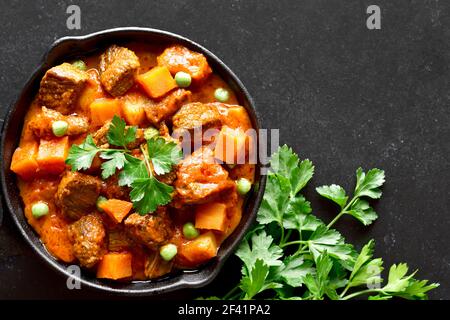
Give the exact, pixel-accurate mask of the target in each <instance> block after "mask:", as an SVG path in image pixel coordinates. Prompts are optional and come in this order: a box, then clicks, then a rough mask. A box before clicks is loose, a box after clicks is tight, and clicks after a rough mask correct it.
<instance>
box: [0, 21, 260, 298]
mask: <svg viewBox="0 0 450 320" xmlns="http://www.w3.org/2000/svg"><path fill="white" fill-rule="evenodd" d="M131 41H132V42H135V41H137V42H147V43H157V44H171V43H179V44H182V45H184V46H186V47H188V48H190V49H192V50H195V51H198V52H201V53H203V54H204V55H205V56H206V57H207V59H208V62H209V64H210V65H211V67H212V68H213V70H214V72H216V73H218V74H219V75H220V76H221V77H222V78H223V79H224V80H225V81H226V82H227V83H228V84H229V85H230V87H231V88H232V89H233V90H234V91H235V92H236V95H237V98H238V101H239V104H240V105H242V106H244V107H245V108H246V109H247V111H248V114H249V116H250V118H251V120H252V123H253V127H254V128H256V129H257V130H259V129H260V121H259V118H258V115H257V113H256V110H255V106H254V103H253V100H252V98H251V97H250V95H249V94H248V92H247V90H246V88H245V87H244V85H243V84H242V83H241V81H239V79H238V78H237V77H236V75H235V74H234V73H233V72H232V71H231V70H230V69H229V68H228V67H227V66H226V65H225V64H224V63H223V62H222V61H221V60H220V59H219V58H217V57H216V56H215V55H214V54H212V53H211V52H209V51H208V50H207V49H205V48H203V47H202V46H200V45H199V44H197V43H195V42H193V41H191V40H189V39H186V38H184V37H181V36H179V35H176V34H173V33H169V32H166V31H161V30H156V29H148V28H134V27H133V28H115V29H109V30H104V31H100V32H96V33H92V34H88V35H86V36H80V37H64V38H61V39H59V40H57V41H56V42H55V43H53V44H52V45H51V47H50V49H49V50H48V52H47V54H46V55H45V56H44V58H43V61H42V64H41V65H40V66H39V68H37V70H36V71H35V72H34V73H33V74H32V76H31V77H30V79H29V80H28V81H27V82H26V83H25V85H24V87H23V89H22V91H21V92H20V94H19V96H18V98H17V99H16V101H15V102H14V103H13V104H12V105H11V107H10V109H9V112H8V115H7V117H6V119H5V122H4V127H3V132H2V139H1V159H2V168H1V187H2V194H3V197H4V201H5V203H6V206H7V208H8V210H9V212H10V214H11V215H12V218H13V220H14V222H15V223H16V225H17V227H18V228H19V231H20V233H21V234H22V235H23V236H24V237H25V239H26V240H27V242H28V243H29V244H30V245H31V247H32V248H33V249H34V251H36V253H37V254H38V255H39V256H40V257H41V258H42V259H44V260H45V261H46V262H47V264H48V265H49V266H51V267H52V268H53V269H55V270H57V271H58V272H60V273H62V274H63V275H65V276H67V277H68V276H69V275H70V274H69V273H68V271H67V267H68V265H67V264H65V263H62V262H60V261H57V260H55V259H54V258H53V257H52V256H51V255H50V254H49V253H48V252H47V250H46V249H45V247H44V246H43V244H42V243H41V241H40V240H39V237H38V236H37V234H36V233H35V232H34V231H33V229H32V228H31V227H30V226H29V225H28V223H27V221H26V218H25V216H24V213H23V203H22V201H21V199H20V196H19V190H18V188H17V186H16V177H15V175H14V174H13V173H12V172H11V171H10V170H9V166H10V163H11V157H12V154H13V152H14V150H15V148H16V147H17V145H18V143H19V138H20V132H21V130H22V126H23V119H24V116H25V114H26V112H27V110H28V106H29V105H30V102H31V100H32V99H33V97H34V96H35V94H36V93H37V90H38V88H39V82H40V79H41V78H42V76H43V75H44V73H45V71H47V70H48V69H49V68H51V67H52V66H54V65H57V64H59V63H62V62H63V61H67V60H69V59H70V58H71V57H77V56H83V55H85V54H86V53H91V52H96V51H100V50H103V49H105V47H106V46H108V45H110V44H113V43H116V44H120V43H126V42H131ZM255 181H256V183H255V188H254V190H253V191H252V193H251V194H250V195H249V197H248V200H247V202H246V205H245V209H244V213H243V218H242V221H241V223H240V224H239V226H238V227H237V228H236V230H235V231H234V232H233V234H231V235H230V237H228V238H227V239H226V241H225V242H224V243H223V244H222V245H221V247H220V250H219V252H218V255H217V257H216V258H214V259H213V260H212V261H210V262H209V263H207V264H205V265H204V266H202V267H201V268H199V269H198V270H192V271H180V272H178V273H175V274H173V275H170V276H168V277H166V278H162V279H158V280H148V281H132V282H123V283H121V282H113V281H107V280H101V279H96V278H95V277H94V276H93V275H92V274H90V273H88V272H82V274H81V279H80V280H81V283H82V285H86V286H89V287H93V288H96V289H99V290H104V291H107V292H111V293H119V294H126V295H142V296H143V295H155V294H159V293H163V292H169V291H173V290H177V289H182V288H198V287H201V286H204V285H206V284H208V283H210V282H211V281H212V280H213V279H214V278H215V277H216V276H217V274H218V273H219V271H220V269H221V267H222V266H223V264H224V262H225V260H226V259H227V258H228V257H229V256H230V255H231V254H232V253H233V251H234V250H235V248H236V246H237V245H238V244H239V241H240V240H241V239H242V237H243V236H244V234H245V232H246V231H247V230H248V228H249V227H250V225H251V224H252V222H253V221H254V218H255V216H256V212H257V210H258V207H259V204H260V202H261V198H262V194H263V191H264V187H265V181H266V179H265V176H264V175H262V174H261V164H258V166H257V169H256V180H255Z"/></svg>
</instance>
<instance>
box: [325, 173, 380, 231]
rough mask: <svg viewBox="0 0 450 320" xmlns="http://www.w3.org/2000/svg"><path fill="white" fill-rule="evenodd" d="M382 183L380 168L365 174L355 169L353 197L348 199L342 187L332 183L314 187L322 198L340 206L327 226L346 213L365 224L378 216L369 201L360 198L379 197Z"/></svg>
mask: <svg viewBox="0 0 450 320" xmlns="http://www.w3.org/2000/svg"><path fill="white" fill-rule="evenodd" d="M383 183H384V171H383V170H380V169H371V170H369V171H368V172H367V174H366V173H365V172H364V171H363V170H362V169H361V168H358V170H356V187H355V191H354V195H353V198H352V199H351V200H350V201H348V197H347V196H346V193H345V190H344V188H342V187H341V186H338V185H335V184H332V185H330V186H321V187H318V188H316V191H317V192H318V193H319V194H320V195H321V196H322V197H324V198H327V199H329V200H331V201H333V202H335V203H337V204H338V205H339V206H340V207H341V211H340V212H339V214H338V215H337V216H336V217H335V219H334V220H333V221H332V222H330V224H329V225H328V227H331V226H332V225H333V224H334V223H335V222H336V220H337V219H339V218H340V217H341V216H342V215H344V214H348V215H351V216H353V217H355V218H356V219H358V220H359V221H360V222H361V223H362V224H364V225H365V226H367V225H369V224H371V223H372V222H373V221H375V220H376V219H377V218H378V215H377V213H376V212H375V210H374V209H373V208H372V207H371V206H370V205H369V203H368V202H367V201H366V200H364V199H362V197H368V198H372V199H378V198H380V197H381V190H380V187H381V186H382V185H383Z"/></svg>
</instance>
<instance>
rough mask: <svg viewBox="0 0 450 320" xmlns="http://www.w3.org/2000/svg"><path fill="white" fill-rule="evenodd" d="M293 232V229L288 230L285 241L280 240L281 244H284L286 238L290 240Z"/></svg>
mask: <svg viewBox="0 0 450 320" xmlns="http://www.w3.org/2000/svg"><path fill="white" fill-rule="evenodd" d="M291 234H292V230H288V231H287V232H286V235H285V237H284V239H283V241H282V242H281V241H280V245H282V244H284V243H285V242H286V240H288V239H289V238H290V237H291Z"/></svg>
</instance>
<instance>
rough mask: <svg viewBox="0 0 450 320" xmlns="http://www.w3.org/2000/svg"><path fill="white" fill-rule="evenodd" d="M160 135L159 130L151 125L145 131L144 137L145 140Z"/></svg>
mask: <svg viewBox="0 0 450 320" xmlns="http://www.w3.org/2000/svg"><path fill="white" fill-rule="evenodd" d="M157 136H159V130H158V129H156V128H153V127H149V128H147V129H145V131H144V138H145V140H150V139H152V138H154V137H157Z"/></svg>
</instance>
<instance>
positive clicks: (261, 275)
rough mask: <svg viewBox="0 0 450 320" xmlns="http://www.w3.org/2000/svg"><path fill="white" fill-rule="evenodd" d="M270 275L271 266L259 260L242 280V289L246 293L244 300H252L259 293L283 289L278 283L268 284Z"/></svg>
mask: <svg viewBox="0 0 450 320" xmlns="http://www.w3.org/2000/svg"><path fill="white" fill-rule="evenodd" d="M268 274H269V266H268V265H267V264H266V263H265V262H264V261H263V260H261V259H257V260H256V261H255V264H254V266H253V267H252V268H251V270H250V272H249V274H248V275H245V276H244V277H243V278H242V279H241V284H240V288H241V289H242V290H243V291H244V292H245V297H244V299H251V298H253V297H254V296H255V295H257V294H258V293H260V292H262V291H264V290H267V289H275V288H280V287H281V285H280V284H278V283H275V282H266V278H267V275H268Z"/></svg>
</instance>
